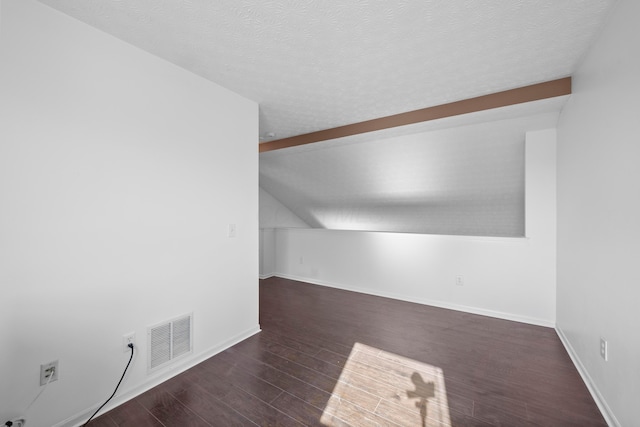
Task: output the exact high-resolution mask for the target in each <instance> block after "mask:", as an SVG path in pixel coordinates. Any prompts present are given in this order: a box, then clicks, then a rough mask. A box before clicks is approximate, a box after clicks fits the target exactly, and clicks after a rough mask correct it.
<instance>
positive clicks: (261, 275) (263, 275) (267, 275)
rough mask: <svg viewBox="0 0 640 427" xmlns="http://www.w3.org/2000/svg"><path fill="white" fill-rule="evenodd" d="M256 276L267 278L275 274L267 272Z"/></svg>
mask: <svg viewBox="0 0 640 427" xmlns="http://www.w3.org/2000/svg"><path fill="white" fill-rule="evenodd" d="M258 277H259V278H260V279H268V278H269V277H275V274H273V273H269V274H259V275H258Z"/></svg>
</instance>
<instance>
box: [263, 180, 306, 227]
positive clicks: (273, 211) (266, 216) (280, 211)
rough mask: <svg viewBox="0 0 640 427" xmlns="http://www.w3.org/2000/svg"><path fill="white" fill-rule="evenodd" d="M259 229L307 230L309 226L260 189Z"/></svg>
mask: <svg viewBox="0 0 640 427" xmlns="http://www.w3.org/2000/svg"><path fill="white" fill-rule="evenodd" d="M258 194H259V205H260V228H289V227H293V228H308V227H309V224H307V223H306V222H304V221H303V220H302V219H300V217H298V216H297V215H296V214H294V213H293V212H291V210H290V209H289V208H287V207H286V206H285V205H283V204H282V203H281V202H280V201H279V200H278V199H276V198H275V197H273V196H272V195H271V194H269V192H267V191H265V190H264V189H263V188H262V187H260V191H259V193H258Z"/></svg>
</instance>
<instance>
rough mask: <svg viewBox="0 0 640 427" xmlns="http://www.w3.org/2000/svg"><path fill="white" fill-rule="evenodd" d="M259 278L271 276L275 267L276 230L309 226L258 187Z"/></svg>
mask: <svg viewBox="0 0 640 427" xmlns="http://www.w3.org/2000/svg"><path fill="white" fill-rule="evenodd" d="M258 194H259V211H260V270H259V273H260V278H261V279H266V278H268V277H271V276H273V274H274V272H275V267H276V264H275V262H276V244H275V229H276V228H288V227H293V228H308V227H309V225H308V224H307V223H306V222H304V221H303V220H302V219H300V218H299V217H298V216H297V215H296V214H294V213H293V212H291V210H290V209H289V208H287V207H286V206H285V205H283V204H282V203H281V202H280V201H279V200H278V199H276V198H275V197H273V196H272V195H271V194H269V192H267V191H265V190H264V189H263V188H262V187H260V191H259V193H258Z"/></svg>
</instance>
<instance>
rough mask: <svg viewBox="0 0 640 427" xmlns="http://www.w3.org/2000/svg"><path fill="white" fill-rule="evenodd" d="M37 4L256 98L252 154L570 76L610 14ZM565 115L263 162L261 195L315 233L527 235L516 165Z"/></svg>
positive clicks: (136, 0) (271, 156)
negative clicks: (534, 130) (532, 138)
mask: <svg viewBox="0 0 640 427" xmlns="http://www.w3.org/2000/svg"><path fill="white" fill-rule="evenodd" d="M39 1H41V2H42V3H44V4H47V5H49V6H51V7H53V8H55V9H57V10H59V11H61V12H63V13H66V14H68V15H70V16H72V17H75V18H77V19H79V20H81V21H84V22H85V23H87V24H89V25H91V26H94V27H96V28H98V29H100V30H103V31H105V32H107V33H110V34H112V35H114V36H115V37H118V38H120V39H122V40H124V41H126V42H128V43H131V44H132V45H135V46H137V47H139V48H141V49H144V50H146V51H148V52H150V53H152V54H155V55H157V56H159V57H162V58H164V59H166V60H168V61H170V62H173V63H175V64H177V65H178V66H180V67H183V68H185V69H187V70H190V71H192V72H194V73H196V74H199V75H201V76H202V77H204V78H206V79H209V80H211V81H213V82H215V83H218V84H220V85H222V86H224V87H226V88H228V89H230V90H232V91H234V92H236V93H239V94H241V95H244V96H245V97H247V98H250V99H252V100H254V101H257V102H258V103H259V105H260V131H259V133H260V134H259V135H256V143H258V139H260V140H262V141H269V140H273V139H281V138H286V137H290V136H295V135H300V134H305V133H309V132H315V131H319V130H323V129H329V128H334V127H338V126H342V125H346V124H351V123H356V122H361V121H365V120H371V119H375V118H379V117H384V116H389V115H393V114H398V113H403V112H406V111H411V110H417V109H421V108H425V107H430V106H434V105H440V104H445V103H449V102H453V101H457V100H462V99H468V98H473V97H477V96H481V95H486V94H489V93H495V92H500V91H503V90H507V89H512V88H516V87H522V86H527V85H531V84H534V83H539V82H544V81H550V80H555V79H558V78H562V77H566V76H570V75H571V74H572V72H573V70H575V69H576V66H577V64H578V62H579V60H580V58H581V57H582V56H583V55H584V53H585V52H586V50H587V48H588V47H589V45H590V44H591V43H592V41H593V40H595V38H596V36H597V33H598V31H599V29H600V28H601V26H602V25H603V23H604V20H605V18H606V14H607V12H608V10H609V8H610V7H611V6H612V4H613V3H614V0H588V1H584V0H563V1H557V0H479V1H468V0H447V1H439V0H438V1H436V0H350V1H341V0H322V1H321V0H251V1H250V0H125V1H123V0H39ZM562 102H564V100H562V101H561V102H560V103H555V104H554V101H550V102H549V103H544V102H543V103H542V104H538V103H534V104H535V105H534V106H532V107H529V106H524V107H523V106H514V107H508V108H505V109H500V111H498V112H488V113H486V112H485V113H478V114H472V115H466V116H465V117H463V118H462V119H459V118H453V119H444V120H440V121H438V123H435V124H426V125H424V124H419V125H416V126H406V127H403V128H394V129H390V130H386V131H381V132H374V133H372V134H363V135H357V136H355V137H351V138H346V139H341V140H339V141H328V142H326V143H324V142H321V143H317V144H314V145H313V146H308V147H302V148H299V147H298V148H289V149H285V150H278V151H276V152H270V153H263V154H261V156H260V164H261V166H260V167H261V169H260V182H261V186H262V187H263V188H264V189H265V190H266V191H268V192H269V193H270V194H271V195H272V196H274V197H275V198H276V199H277V200H279V201H280V202H282V203H284V204H285V205H286V206H287V207H288V208H289V209H290V210H291V211H292V212H295V213H296V214H297V215H298V216H299V217H300V218H301V219H302V220H304V221H305V222H307V223H309V224H311V225H313V226H316V227H328V228H349V229H371V230H383V231H412V232H445V233H447V234H489V235H521V234H522V232H523V229H524V223H523V221H524V220H523V219H522V220H506V219H505V218H506V216H505V215H506V214H507V213H509V215H512V214H513V213H514V212H515V213H516V214H517V213H518V211H519V210H522V209H523V207H522V203H521V202H522V200H523V197H524V196H523V191H524V187H523V177H522V168H520V169H519V170H516V168H514V167H513V166H514V165H517V164H520V165H522V161H521V158H522V141H523V140H524V132H526V131H527V130H528V129H529V128H530V127H531V126H534V127H535V126H540V123H541V122H544V123H546V125H547V126H549V127H552V126H553V125H554V124H555V118H557V114H558V112H559V111H560V109H561V107H562ZM541 105H542V107H541ZM514 111H515V113H514ZM554 114H555V116H554ZM526 116H529V119H530V120H529V121H528V120H526V119H524V117H526ZM541 117H543V118H542V119H541ZM554 117H555V118H554ZM459 120H462V121H459ZM483 123H484V124H483ZM516 128H517V130H516ZM389 141H393V142H392V143H391V142H389ZM454 154H455V156H454ZM454 158H455V160H454ZM518 159H519V160H518ZM497 171H501V172H499V173H498V172H497ZM507 178H508V179H507ZM507 182H509V183H507ZM461 209H462V210H461ZM487 212H488V213H487ZM482 215H484V216H485V217H487V221H485V224H488V225H485V226H483V227H481V228H483V229H482V230H478V229H476V230H472V229H469V227H468V226H467V225H468V223H469V222H473V220H474V218H478V217H479V216H482ZM516 217H517V215H516ZM510 218H512V216H510ZM520 218H523V215H520ZM436 220H438V221H440V224H441V225H442V226H443V227H444V228H447V227H448V228H447V230H448V231H447V230H445V231H442V228H440V229H438V230H435V231H434V229H433V227H431V228H430V227H428V226H427V225H426V224H428V223H433V222H434V221H436ZM465 224H467V225H465ZM491 224H493V225H491ZM500 224H501V225H500ZM451 230H453V231H451Z"/></svg>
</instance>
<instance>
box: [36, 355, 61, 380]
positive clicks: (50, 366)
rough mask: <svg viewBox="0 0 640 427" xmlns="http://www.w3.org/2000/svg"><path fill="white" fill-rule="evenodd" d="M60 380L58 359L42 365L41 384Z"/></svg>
mask: <svg viewBox="0 0 640 427" xmlns="http://www.w3.org/2000/svg"><path fill="white" fill-rule="evenodd" d="M57 380H58V361H57V360H54V361H53V362H49V363H45V364H44V365H40V385H45V384H48V383H52V382H54V381H57Z"/></svg>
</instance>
